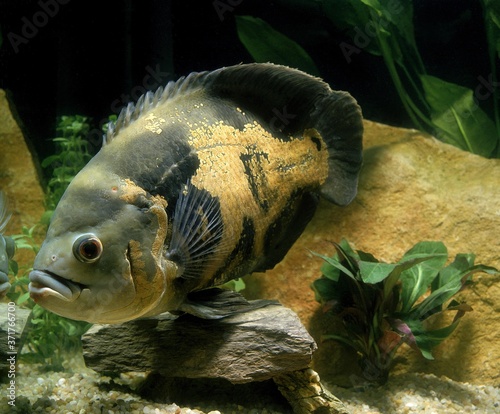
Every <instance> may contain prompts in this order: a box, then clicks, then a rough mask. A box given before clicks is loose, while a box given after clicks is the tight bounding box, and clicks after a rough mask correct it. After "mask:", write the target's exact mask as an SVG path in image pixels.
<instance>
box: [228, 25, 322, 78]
mask: <svg viewBox="0 0 500 414" xmlns="http://www.w3.org/2000/svg"><path fill="white" fill-rule="evenodd" d="M236 27H237V30H238V37H239V39H240V41H241V43H243V45H244V46H245V48H246V49H247V50H248V52H249V53H250V54H251V55H252V57H253V59H254V60H255V61H256V62H261V63H262V62H264V63H265V62H272V63H277V64H280V65H286V66H290V67H292V68H298V69H301V70H303V71H305V72H307V73H309V74H311V75H315V76H319V70H318V68H317V67H316V65H315V64H314V62H313V60H312V59H311V57H310V56H309V55H308V54H307V52H306V51H305V50H304V49H303V48H302V47H301V46H299V45H298V44H297V43H296V42H294V41H293V40H291V39H289V38H288V37H287V36H285V35H284V34H282V33H280V32H278V31H277V30H275V29H273V28H272V27H271V26H270V25H269V24H268V23H266V22H265V21H264V20H262V19H259V18H257V17H251V16H236Z"/></svg>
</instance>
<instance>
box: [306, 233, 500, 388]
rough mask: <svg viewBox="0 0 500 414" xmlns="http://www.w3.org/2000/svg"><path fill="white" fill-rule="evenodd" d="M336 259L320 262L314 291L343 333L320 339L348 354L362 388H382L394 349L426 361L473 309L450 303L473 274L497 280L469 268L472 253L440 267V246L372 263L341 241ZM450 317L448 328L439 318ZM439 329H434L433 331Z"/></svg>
mask: <svg viewBox="0 0 500 414" xmlns="http://www.w3.org/2000/svg"><path fill="white" fill-rule="evenodd" d="M334 246H335V249H336V251H337V253H336V254H335V255H334V256H333V257H327V256H324V255H320V254H317V253H314V254H315V255H317V256H319V257H321V258H323V259H324V260H325V263H324V264H323V266H322V268H321V271H322V276H321V277H320V278H319V279H317V280H315V281H314V282H313V284H312V288H313V290H314V292H315V294H316V300H318V301H319V302H320V303H321V304H322V307H323V311H324V312H332V313H333V314H334V315H336V316H337V317H338V318H340V320H341V322H342V326H343V330H342V331H341V332H335V333H331V334H328V335H325V337H324V339H325V340H328V339H333V340H337V341H339V342H342V343H343V344H345V345H347V346H348V347H350V348H352V349H354V350H355V351H356V352H357V355H358V357H359V365H360V367H361V370H362V372H363V376H364V378H362V379H361V380H362V381H363V382H368V383H375V384H384V383H385V382H386V381H387V379H388V374H389V371H390V369H391V368H392V366H393V362H394V356H395V354H396V351H397V350H398V348H399V347H400V346H401V345H402V344H404V343H406V344H408V345H409V346H410V347H411V348H413V349H414V350H416V351H418V352H420V353H421V354H422V356H423V357H424V358H426V359H433V356H432V350H433V349H434V348H435V347H436V346H437V345H439V344H440V343H441V342H442V341H443V340H444V339H446V338H447V337H448V336H449V335H450V334H451V333H452V332H453V331H454V330H455V328H456V327H457V325H458V323H459V321H460V319H461V318H462V317H463V316H464V314H465V313H466V312H468V311H471V310H472V308H471V307H470V306H469V305H467V304H466V303H459V302H458V301H456V300H454V299H452V297H453V296H454V295H455V294H456V293H457V292H459V291H460V290H461V289H462V288H463V287H464V285H465V284H466V283H468V282H469V281H470V278H471V276H472V275H473V274H474V273H476V272H486V273H497V272H498V270H497V269H494V268H492V267H488V266H484V265H474V260H475V257H474V255H473V254H470V253H469V254H458V255H457V256H456V257H455V259H454V261H453V262H452V263H450V264H449V265H447V266H445V267H443V266H444V265H445V263H446V261H447V259H448V252H447V249H446V247H445V245H444V244H443V243H441V242H430V241H423V242H420V243H417V244H416V245H415V246H414V247H412V248H411V249H410V250H408V251H407V252H406V253H405V254H404V256H403V257H402V258H401V260H399V261H398V262H396V263H384V262H380V261H378V260H377V259H376V258H375V257H374V256H373V255H371V254H369V253H365V252H362V251H354V250H353V249H352V248H351V246H350V245H349V243H348V242H347V241H346V240H342V242H341V243H340V244H336V243H334ZM445 312H455V316H454V319H453V320H452V322H451V323H448V322H443V321H442V320H441V319H440V318H438V316H440V315H442V314H443V313H445ZM436 324H438V325H440V326H439V327H437V328H436V327H435V325H436Z"/></svg>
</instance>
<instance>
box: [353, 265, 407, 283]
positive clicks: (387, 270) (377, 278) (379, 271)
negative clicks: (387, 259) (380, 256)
mask: <svg viewBox="0 0 500 414" xmlns="http://www.w3.org/2000/svg"><path fill="white" fill-rule="evenodd" d="M358 265H359V270H360V273H361V279H362V280H363V282H365V283H372V284H375V283H378V282H381V281H382V280H384V279H385V278H386V277H387V276H389V275H390V274H391V272H392V271H393V270H394V269H395V268H396V266H397V265H396V264H389V263H373V262H365V261H360V262H358Z"/></svg>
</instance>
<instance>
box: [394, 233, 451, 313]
mask: <svg viewBox="0 0 500 414" xmlns="http://www.w3.org/2000/svg"><path fill="white" fill-rule="evenodd" d="M426 257H427V258H428V260H425V261H423V262H421V263H418V264H417V265H415V266H412V267H410V268H409V269H407V270H405V271H403V272H402V273H401V276H400V278H401V282H402V291H401V302H402V312H403V313H408V312H409V311H410V309H411V307H412V306H413V305H414V303H415V302H416V301H417V300H418V299H419V298H420V296H422V295H423V294H424V293H425V292H426V291H427V289H428V288H429V286H430V285H431V283H432V281H433V280H434V278H435V277H436V276H437V274H438V272H439V270H440V269H441V268H442V267H443V265H444V264H445V263H446V260H447V258H448V252H447V249H446V246H445V245H444V244H443V243H441V242H420V243H417V244H416V245H415V246H414V247H412V248H411V249H410V250H408V252H406V253H405V255H404V256H403V258H402V259H401V261H400V262H402V263H404V262H405V261H407V260H411V259H416V258H426Z"/></svg>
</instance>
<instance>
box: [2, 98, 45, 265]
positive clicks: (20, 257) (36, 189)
mask: <svg viewBox="0 0 500 414" xmlns="http://www.w3.org/2000/svg"><path fill="white" fill-rule="evenodd" d="M12 112H13V111H12V110H11V107H10V105H9V102H8V100H7V97H6V95H5V91H3V90H1V89H0V190H3V191H4V192H5V193H6V195H7V198H8V200H9V210H10V212H11V213H12V218H11V220H10V222H9V224H8V226H7V228H6V230H5V234H6V235H11V234H19V233H21V228H22V226H27V227H31V226H33V225H34V224H36V223H37V222H38V221H39V220H40V217H41V216H42V214H43V212H44V205H43V202H44V193H43V190H42V188H41V186H40V183H39V179H38V174H37V169H36V166H35V165H36V164H35V161H34V159H33V157H32V155H31V152H30V150H29V147H28V145H27V143H26V140H25V138H24V136H23V133H22V131H21V129H20V127H19V125H18V123H17V122H16V120H15V119H14V116H13V114H12ZM33 257H34V255H33V254H30V253H29V252H28V251H18V252H17V253H16V256H15V259H16V260H17V261H18V262H22V263H28V262H30V261H32V260H33Z"/></svg>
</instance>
